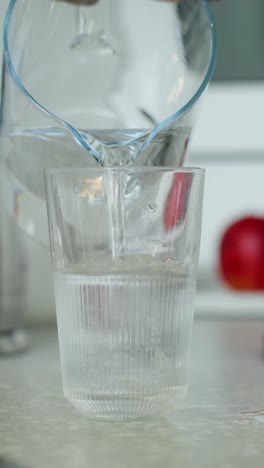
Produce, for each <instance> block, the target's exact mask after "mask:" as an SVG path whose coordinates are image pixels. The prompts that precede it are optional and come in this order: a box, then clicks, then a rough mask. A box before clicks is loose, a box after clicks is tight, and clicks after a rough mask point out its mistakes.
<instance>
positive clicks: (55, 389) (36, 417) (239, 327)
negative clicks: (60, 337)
mask: <svg viewBox="0 0 264 468" xmlns="http://www.w3.org/2000/svg"><path fill="white" fill-rule="evenodd" d="M30 334H31V349H30V351H29V352H28V353H26V354H24V355H22V356H19V357H12V358H2V359H0V468H19V467H20V468H46V467H47V468H68V467H71V468H75V467H76V468H89V467H92V468H106V467H107V468H108V467H109V468H125V467H127V468H134V467H135V468H141V467H143V468H172V467H173V468H175V467H178V468H194V467H195V468H220V467H221V468H258V467H259V468H263V466H264V357H263V352H264V349H263V346H264V345H263V343H264V338H263V337H264V321H263V322H256V321H238V320H236V321H215V320H214V321H211V322H210V321H197V322H196V323H195V327H194V336H193V353H192V365H191V373H190V391H189V396H188V398H187V399H186V400H185V403H184V406H183V407H182V408H178V409H177V410H175V413H174V414H173V415H171V417H170V418H169V419H167V420H163V421H157V422H148V423H143V422H142V423H139V422H137V423H102V422H93V421H89V420H88V419H86V418H85V417H83V416H81V415H80V414H78V413H77V412H76V410H75V409H73V408H71V406H70V404H69V403H67V401H66V400H65V399H64V397H63V396H62V390H61V380H60V370H59V356H58V343H57V335H56V330H55V327H53V328H52V327H48V326H47V327H46V326H45V327H44V326H43V327H42V328H41V329H39V328H36V329H34V328H33V329H32V330H31V332H30Z"/></svg>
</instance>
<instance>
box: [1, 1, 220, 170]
mask: <svg viewBox="0 0 264 468" xmlns="http://www.w3.org/2000/svg"><path fill="white" fill-rule="evenodd" d="M200 1H201V3H202V4H203V7H204V10H205V13H206V15H207V17H208V22H209V24H210V31H211V40H212V52H211V58H210V62H209V66H208V69H207V72H206V74H205V77H204V79H203V81H202V83H201V84H200V86H199V88H198V89H197V91H196V93H195V94H194V95H193V96H192V97H191V99H189V101H188V102H186V104H184V106H182V107H181V108H180V109H179V110H178V111H177V112H175V113H174V114H172V115H171V116H170V117H168V118H167V119H165V120H163V121H162V122H161V123H159V124H158V125H157V126H156V127H155V128H154V129H153V130H152V131H151V132H150V133H149V137H148V138H147V140H146V145H147V144H149V143H150V142H151V141H152V140H153V138H155V136H156V135H157V134H158V133H159V132H160V131H161V130H162V129H163V128H166V127H167V126H168V125H169V124H170V123H171V122H172V121H173V120H175V119H176V118H179V117H181V116H182V115H184V114H185V113H186V112H188V110H189V109H190V108H191V107H192V106H193V105H194V104H195V102H196V101H198V99H199V98H200V97H201V95H202V94H203V92H204V91H205V89H206V87H207V85H208V83H209V81H210V79H211V77H212V74H213V72H214V68H215V63H216V55H217V34H216V27H215V21H214V18H213V15H212V13H211V10H210V8H209V5H208V0H200ZM16 3H17V0H10V3H9V6H8V9H7V12H6V16H5V21H4V34H3V45H4V54H5V60H6V65H7V67H8V69H9V72H10V74H11V76H12V78H13V79H14V81H15V83H16V84H17V86H18V87H19V88H20V90H21V91H22V93H23V94H24V95H25V96H26V97H27V98H28V99H29V100H30V101H31V102H32V103H33V104H34V105H35V106H36V107H37V108H38V109H39V110H40V111H41V112H42V113H44V114H46V115H47V116H49V117H52V118H53V119H54V120H55V121H56V122H58V123H59V124H60V125H61V126H62V127H64V128H65V129H66V130H69V131H70V132H71V133H72V134H73V136H74V137H75V138H76V139H77V141H79V143H80V144H81V145H82V146H83V147H84V148H85V149H86V150H87V151H89V153H90V154H92V155H93V157H94V158H95V159H96V161H97V162H98V163H101V161H100V160H99V159H98V156H97V154H96V153H95V152H94V151H93V149H92V148H91V147H90V146H89V145H88V144H87V142H86V141H85V139H84V138H83V137H82V135H81V133H79V132H78V131H77V130H76V129H75V128H74V127H73V126H72V125H71V124H69V123H68V122H66V121H65V120H64V119H62V118H60V117H59V116H58V115H56V114H54V113H53V112H50V111H49V110H48V109H46V107H45V106H43V105H42V104H40V102H38V101H37V100H36V99H35V98H34V97H33V96H32V94H30V92H29V91H28V90H27V89H26V88H25V86H24V85H23V83H22V82H21V80H20V78H19V76H18V74H17V72H16V69H15V67H14V65H13V62H12V59H11V54H10V49H9V41H8V32H9V25H10V21H11V16H12V12H13V9H14V7H15V5H16ZM134 141H135V138H133V139H131V140H129V141H127V140H126V141H125V142H122V141H120V142H116V144H118V145H119V146H127V145H129V144H131V143H133V142H134ZM144 146H145V145H144Z"/></svg>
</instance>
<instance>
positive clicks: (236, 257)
mask: <svg viewBox="0 0 264 468" xmlns="http://www.w3.org/2000/svg"><path fill="white" fill-rule="evenodd" d="M219 271H220V275H221V277H222V278H223V280H224V282H225V283H226V284H227V285H228V286H229V287H231V288H232V289H235V290H240V291H242V290H244V291H264V218H260V217H257V216H247V217H244V218H241V219H239V220H237V221H236V222H234V223H233V224H231V225H230V226H229V227H228V228H227V229H226V230H225V232H224V234H223V236H222V239H221V242H220V252H219Z"/></svg>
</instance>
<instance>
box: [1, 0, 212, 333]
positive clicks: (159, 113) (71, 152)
mask: <svg viewBox="0 0 264 468" xmlns="http://www.w3.org/2000/svg"><path fill="white" fill-rule="evenodd" d="M82 3H83V2H82ZM88 3H89V5H86V6H85V5H83V4H82V5H79V6H77V5H76V2H75V4H73V3H71V2H70V0H68V2H67V3H66V2H63V1H61V0H60V1H58V0H11V1H10V4H9V8H8V11H7V14H6V19H5V27H4V62H3V84H2V101H1V112H0V125H1V133H0V147H1V173H0V174H1V175H0V177H1V197H0V200H1V239H0V242H1V244H0V252H1V254H0V271H1V276H0V288H1V295H0V300H1V307H0V330H2V333H4V334H5V333H6V332H8V333H9V332H12V331H13V330H17V328H18V327H20V326H22V318H23V315H24V314H25V313H27V314H30V316H31V317H32V316H33V317H34V316H37V315H40V316H42V317H48V316H49V315H50V314H51V313H52V311H53V309H54V302H53V290H52V275H51V268H50V258H49V250H48V229H47V216H46V204H45V190H44V178H43V170H44V169H45V168H48V167H53V168H54V167H71V166H79V167H80V166H82V165H84V166H87V165H90V166H97V165H102V166H103V165H114V164H135V165H153V166H180V165H182V163H183V161H184V158H185V153H186V149H187V146H188V142H189V138H190V134H191V130H192V127H193V122H194V119H195V115H196V112H197V109H198V103H199V102H200V97H201V96H202V94H203V93H204V91H205V89H206V87H207V85H208V82H209V80H210V78H211V75H212V72H213V69H214V64H215V55H216V34H215V27H214V22H213V19H212V16H211V13H210V10H209V7H208V5H207V1H203V0H183V1H181V2H179V3H173V2H171V1H154V0H133V2H131V0H97V1H96V0H95V1H89V2H88Z"/></svg>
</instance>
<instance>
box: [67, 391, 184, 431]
mask: <svg viewBox="0 0 264 468" xmlns="http://www.w3.org/2000/svg"><path fill="white" fill-rule="evenodd" d="M186 393H187V387H186V386H183V387H177V394H176V396H175V398H173V399H167V398H165V397H164V395H160V396H159V395H155V397H145V398H140V397H139V396H133V398H127V397H125V396H119V397H117V396H116V395H112V396H111V395H100V396H98V397H93V399H89V400H88V399H76V398H72V397H69V395H65V396H66V398H67V399H68V400H69V401H70V402H71V404H72V405H73V406H74V407H75V408H76V409H77V410H78V411H79V412H81V413H82V414H83V415H85V416H87V417H88V418H89V419H95V420H98V421H117V422H118V421H119V422H123V421H135V420H142V419H144V420H145V419H147V420H149V419H153V418H157V417H163V416H166V415H168V414H169V413H170V412H171V411H172V410H173V408H175V403H176V402H178V401H179V400H181V399H183V398H184V397H185V396H186Z"/></svg>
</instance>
